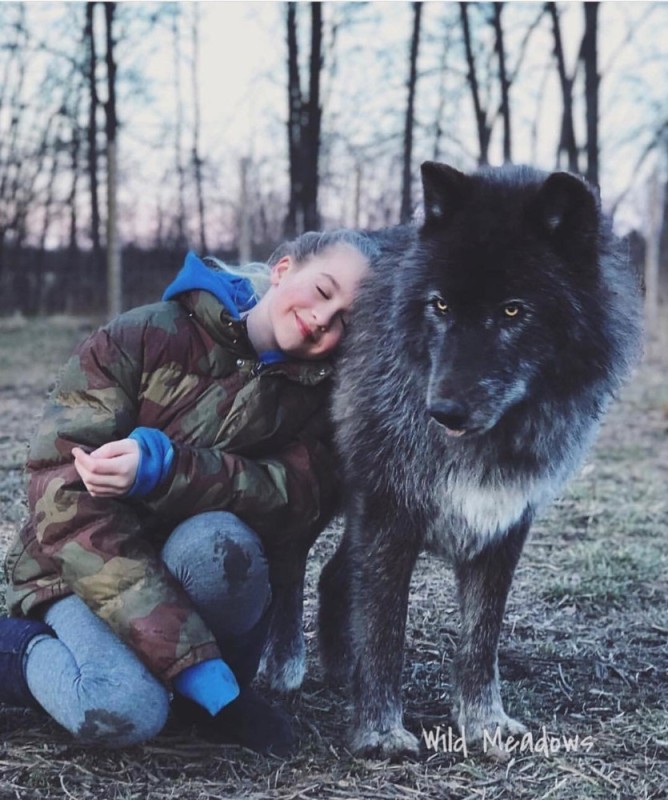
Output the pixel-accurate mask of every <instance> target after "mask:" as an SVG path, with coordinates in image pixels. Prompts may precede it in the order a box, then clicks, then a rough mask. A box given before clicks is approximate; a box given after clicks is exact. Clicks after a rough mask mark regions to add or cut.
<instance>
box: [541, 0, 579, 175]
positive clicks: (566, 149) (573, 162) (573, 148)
mask: <svg viewBox="0 0 668 800" xmlns="http://www.w3.org/2000/svg"><path fill="white" fill-rule="evenodd" d="M546 7H547V10H548V13H549V14H550V16H551V18H552V32H553V36H554V56H555V58H556V60H557V70H558V72H559V83H560V85H561V96H562V102H563V112H562V117H561V135H560V138H559V145H558V148H557V166H560V165H561V156H562V154H565V155H566V158H567V162H568V169H569V170H570V171H571V172H579V167H578V148H577V143H576V141H575V128H574V126H573V78H569V77H568V74H567V72H566V60H565V57H564V48H563V44H562V40H561V25H560V23H559V12H558V10H557V4H556V3H547V4H546Z"/></svg>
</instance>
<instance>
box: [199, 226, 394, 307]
mask: <svg viewBox="0 0 668 800" xmlns="http://www.w3.org/2000/svg"><path fill="white" fill-rule="evenodd" d="M338 245H348V246H349V247H353V248H354V249H355V250H358V251H359V252H360V253H361V254H362V255H363V256H365V257H366V258H367V259H369V260H370V259H372V258H373V257H374V256H375V255H377V253H378V247H377V245H376V244H375V242H374V241H373V240H372V239H371V238H370V237H369V236H368V235H367V234H365V233H361V232H359V231H353V230H350V229H348V228H339V229H338V230H334V231H322V232H318V231H308V232H307V233H303V234H302V235H301V236H298V237H297V238H296V239H293V240H291V241H289V242H284V243H283V244H281V245H279V246H278V247H277V248H276V249H275V250H274V252H273V253H272V254H271V255H270V256H269V258H268V259H267V262H266V263H265V262H264V261H251V262H249V263H248V264H243V265H241V266H238V267H237V266H234V267H231V266H229V265H228V264H225V262H223V261H221V260H220V259H218V258H213V257H212V256H207V257H206V258H205V259H204V261H205V262H206V263H207V264H211V265H213V266H215V267H217V268H218V269H220V270H222V271H224V272H227V273H229V274H230V275H236V276H238V277H241V278H246V279H248V281H250V284H251V286H252V287H253V294H254V297H255V300H259V299H260V298H261V297H262V295H264V294H265V293H266V292H267V290H268V289H269V287H270V286H271V268H272V267H273V266H274V264H278V262H279V261H280V260H281V259H282V258H285V256H290V257H291V258H293V259H294V261H295V264H298V265H301V264H303V263H304V262H306V261H308V260H309V259H310V258H313V257H314V256H317V255H320V254H321V253H323V252H325V251H326V250H329V249H330V248H331V247H337V246H338Z"/></svg>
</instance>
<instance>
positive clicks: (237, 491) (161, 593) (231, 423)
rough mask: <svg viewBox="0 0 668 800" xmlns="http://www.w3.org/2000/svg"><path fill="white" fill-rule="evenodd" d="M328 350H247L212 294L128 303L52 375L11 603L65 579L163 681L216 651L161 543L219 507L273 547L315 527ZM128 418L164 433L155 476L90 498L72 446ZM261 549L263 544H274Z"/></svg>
mask: <svg viewBox="0 0 668 800" xmlns="http://www.w3.org/2000/svg"><path fill="white" fill-rule="evenodd" d="M330 374H331V365H330V364H329V363H327V362H322V361H318V362H279V363H276V364H272V365H263V364H261V363H259V362H258V360H257V356H256V354H255V351H254V350H253V348H252V346H251V344H250V342H249V340H248V337H247V334H246V331H245V327H244V324H243V323H242V322H240V321H239V320H235V319H233V318H232V317H231V316H229V315H227V313H226V312H225V310H224V308H223V306H222V305H221V304H220V302H219V301H218V300H217V299H216V298H215V297H214V296H213V295H212V294H209V293H208V292H205V291H191V292H187V293H185V294H182V295H180V296H179V298H178V301H169V302H161V303H156V304H154V305H150V306H145V307H142V308H138V309H135V310H133V311H129V312H127V313H125V314H123V315H121V316H120V317H118V318H117V319H115V320H114V321H112V322H111V323H110V324H108V325H107V326H106V327H104V328H101V329H100V330H99V331H97V332H96V333H94V334H93V335H92V336H90V337H89V338H88V339H87V340H86V341H84V342H83V343H82V344H81V345H80V346H79V347H78V348H77V350H76V351H75V353H74V355H73V356H72V358H71V359H70V360H69V362H68V363H67V365H66V366H65V368H64V370H63V372H62V373H61V375H60V378H59V381H58V384H57V386H56V388H55V390H54V392H53V393H52V395H51V397H50V400H49V402H48V405H47V408H46V411H45V413H44V416H43V418H42V421H41V424H40V426H39V428H38V431H37V433H36V436H35V438H34V440H33V442H32V444H31V448H30V454H29V459H28V463H27V472H28V507H29V518H28V520H27V522H26V524H25V525H24V527H23V529H22V530H21V531H20V533H19V534H18V536H17V538H16V539H15V541H14V542H13V544H12V546H11V547H10V550H9V553H8V555H7V560H6V564H5V569H6V573H7V581H8V590H7V605H8V607H9V610H10V613H11V614H13V615H24V616H27V615H29V614H34V613H35V611H36V609H37V607H38V606H39V607H40V608H43V607H44V606H43V604H44V603H47V602H50V601H53V600H54V599H57V598H61V597H63V596H66V595H68V594H71V593H73V592H74V593H76V594H77V595H78V596H79V597H81V598H82V599H83V600H84V601H85V602H86V604H87V605H88V606H89V607H90V608H91V609H92V610H93V611H94V612H95V613H96V614H97V615H98V616H100V617H101V618H102V619H104V620H105V621H106V622H107V623H108V624H109V625H110V626H111V627H112V629H113V630H114V631H115V632H116V633H117V635H118V636H119V637H120V638H121V639H122V640H123V641H125V642H126V643H127V644H128V645H130V646H131V647H132V649H133V650H134V651H135V652H136V653H137V654H138V655H139V656H140V658H142V660H143V661H144V662H145V663H146V665H147V666H148V668H149V669H150V670H151V671H152V673H153V674H155V675H156V676H158V677H159V678H161V679H163V680H165V681H167V682H169V680H170V679H171V678H172V677H174V676H175V675H176V674H178V673H179V672H180V671H182V670H183V669H185V668H186V667H188V666H191V665H192V664H195V663H197V662H199V661H203V660H206V659H208V658H214V657H219V656H220V653H219V651H218V648H217V646H216V643H215V641H214V639H213V636H212V635H211V633H210V631H209V630H208V628H207V627H206V625H205V624H204V622H203V621H202V619H201V618H200V617H199V615H198V614H197V613H196V612H195V610H194V608H193V607H192V605H191V603H190V601H189V599H188V597H187V596H186V595H185V592H184V591H183V589H182V588H181V587H180V585H179V584H178V583H177V582H176V581H175V580H174V579H173V578H172V577H171V575H170V574H169V573H168V572H167V571H166V569H165V567H164V565H163V564H162V561H161V559H160V557H159V550H160V547H161V545H162V543H163V542H164V540H165V539H166V537H167V536H168V535H169V533H170V532H171V530H172V529H173V528H174V527H175V525H176V524H177V523H178V522H179V521H181V520H182V519H184V518H187V517H190V516H192V515H194V514H197V513H200V512H203V511H210V510H214V509H226V510H229V511H230V512H232V513H234V514H236V515H237V516H239V517H240V518H241V519H243V520H245V521H246V522H247V523H248V525H250V526H251V527H252V528H253V529H254V530H256V531H257V532H258V534H259V535H260V536H261V537H262V538H263V541H264V542H265V545H266V546H267V548H268V549H269V551H271V549H272V547H273V548H274V550H276V549H280V548H282V547H287V546H288V544H289V542H290V541H291V537H293V538H295V537H296V538H298V537H299V536H300V535H301V532H303V531H305V530H311V531H313V530H315V529H321V528H322V526H323V525H324V524H325V523H326V521H327V519H328V518H329V516H330V514H331V511H332V506H333V503H334V500H335V494H336V490H337V485H338V481H337V480H336V477H335V476H336V473H335V468H334V462H333V459H332V455H331V450H330V449H329V446H328V444H327V442H328V438H327V419H326V418H327V413H326V403H327V397H328V391H329V384H330V381H329V376H330ZM138 426H146V427H152V428H158V429H160V430H161V431H163V432H164V433H165V434H166V435H167V436H169V437H170V439H171V440H172V443H173V445H174V459H173V463H172V465H171V469H170V472H169V474H168V475H167V477H166V479H165V480H163V481H162V482H161V484H160V485H159V486H157V487H156V488H155V489H154V490H153V491H152V492H151V493H150V494H149V495H147V496H146V497H143V498H142V499H137V500H135V499H116V498H113V499H112V498H99V497H98V498H94V497H91V495H90V494H88V492H87V491H86V489H85V487H84V485H83V483H82V482H81V480H80V478H79V476H78V473H77V472H76V470H75V468H74V465H73V459H72V456H71V450H72V447H74V446H77V445H78V446H81V447H83V448H85V449H87V450H88V451H90V450H93V449H95V448H96V447H99V446H100V445H102V444H104V443H105V442H108V441H112V440H115V439H122V438H125V437H127V435H128V434H129V433H130V432H131V431H132V430H133V429H134V428H135V427H138ZM270 558H271V555H270Z"/></svg>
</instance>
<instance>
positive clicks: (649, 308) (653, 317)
mask: <svg viewBox="0 0 668 800" xmlns="http://www.w3.org/2000/svg"><path fill="white" fill-rule="evenodd" d="M662 195H663V183H662V181H661V179H660V178H659V174H658V168H657V169H656V170H655V171H654V173H653V174H652V176H651V178H650V181H649V186H648V192H647V231H646V237H647V248H646V250H645V328H646V330H647V338H648V340H649V342H650V343H651V342H652V341H653V340H654V339H655V338H656V336H657V333H658V321H659V275H660V261H659V257H660V242H661V227H662V222H663V220H662V217H663V206H664V198H663V196H662Z"/></svg>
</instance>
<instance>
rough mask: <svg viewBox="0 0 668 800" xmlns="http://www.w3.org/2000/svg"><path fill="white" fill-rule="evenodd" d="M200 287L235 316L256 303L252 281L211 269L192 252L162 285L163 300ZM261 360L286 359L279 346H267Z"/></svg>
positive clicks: (275, 361)
mask: <svg viewBox="0 0 668 800" xmlns="http://www.w3.org/2000/svg"><path fill="white" fill-rule="evenodd" d="M193 289H201V290H203V291H205V292H209V293H210V294H212V295H213V296H214V297H215V298H216V299H217V300H218V301H220V302H221V303H222V304H223V306H224V307H225V309H226V311H227V312H228V313H229V314H231V315H232V316H233V317H234V318H235V319H241V315H242V314H243V313H244V312H245V311H250V310H251V308H253V306H254V305H255V304H256V303H257V298H256V297H255V291H254V290H253V285H252V284H251V282H250V281H249V280H248V278H244V277H242V276H241V275H233V274H232V273H230V272H223V271H220V270H216V269H211V267H207V265H206V264H205V263H204V262H203V261H202V259H201V258H198V257H197V256H196V255H195V254H194V253H193V252H190V253H188V255H187V256H186V260H185V261H184V262H183V266H182V267H181V270H180V272H179V274H178V275H177V276H176V278H174V280H173V281H172V282H171V283H170V284H169V286H168V287H167V288H166V289H165V291H164V292H163V295H162V299H163V300H173V299H174V298H175V297H176V296H177V295H179V294H181V293H182V292H190V291H192V290H193ZM259 357H260V361H261V362H262V363H263V364H275V363H277V362H279V361H285V360H286V356H285V353H283V352H281V351H280V350H267V351H266V352H264V353H259Z"/></svg>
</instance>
